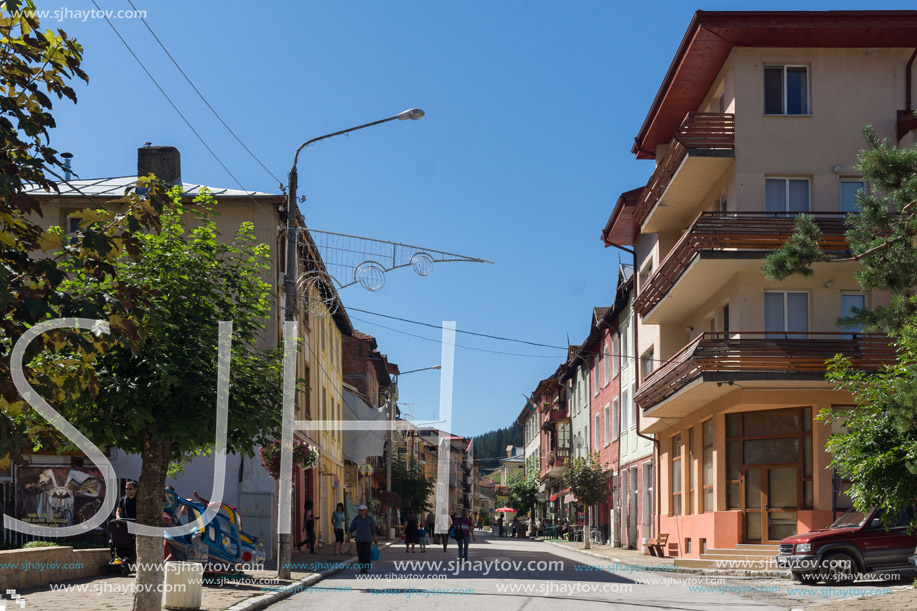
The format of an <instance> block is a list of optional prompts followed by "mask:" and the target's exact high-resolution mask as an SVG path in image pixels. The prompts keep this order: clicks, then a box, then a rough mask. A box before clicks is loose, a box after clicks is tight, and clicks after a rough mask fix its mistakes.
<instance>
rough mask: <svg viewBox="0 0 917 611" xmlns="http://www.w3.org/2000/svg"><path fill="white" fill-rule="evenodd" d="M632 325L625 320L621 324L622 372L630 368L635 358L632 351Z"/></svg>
mask: <svg viewBox="0 0 917 611" xmlns="http://www.w3.org/2000/svg"><path fill="white" fill-rule="evenodd" d="M630 340H631V335H630V323H629V321H627V320H625V321H624V322H623V323H622V324H621V371H622V372H623V371H625V370H626V369H627V368H628V367H630V361H631V359H632V358H633V355H632V354H631V350H630Z"/></svg>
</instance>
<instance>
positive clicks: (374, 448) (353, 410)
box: [341, 388, 386, 465]
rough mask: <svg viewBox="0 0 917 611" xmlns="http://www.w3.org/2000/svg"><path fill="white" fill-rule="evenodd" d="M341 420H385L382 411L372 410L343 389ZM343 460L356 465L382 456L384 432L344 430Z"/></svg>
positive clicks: (361, 400)
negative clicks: (370, 458) (367, 459)
mask: <svg viewBox="0 0 917 611" xmlns="http://www.w3.org/2000/svg"><path fill="white" fill-rule="evenodd" d="M343 394H344V404H343V406H342V408H343V409H342V410H341V411H342V415H343V418H342V420H359V421H376V422H378V421H382V420H386V415H385V412H384V411H383V410H378V409H374V408H373V407H372V406H370V405H369V404H367V403H366V401H364V400H363V399H362V398H361V397H359V396H357V395H355V394H354V393H352V392H350V391H349V390H347V389H346V388H345V389H344V393H343ZM342 437H343V450H344V458H346V459H347V460H349V461H352V462H354V463H356V464H358V465H359V464H362V463H364V462H366V458H367V457H369V456H382V455H383V450H384V447H385V432H384V431H379V430H371V429H363V430H360V429H345V430H344V431H343V435H342Z"/></svg>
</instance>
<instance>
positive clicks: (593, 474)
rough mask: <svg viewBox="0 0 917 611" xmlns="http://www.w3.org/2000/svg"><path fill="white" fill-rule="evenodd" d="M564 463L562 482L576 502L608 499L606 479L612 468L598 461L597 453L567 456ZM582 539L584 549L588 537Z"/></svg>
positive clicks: (591, 504)
mask: <svg viewBox="0 0 917 611" xmlns="http://www.w3.org/2000/svg"><path fill="white" fill-rule="evenodd" d="M565 464H566V466H567V470H566V471H565V472H564V475H563V483H564V486H566V487H568V488H570V492H572V493H573V496H574V497H575V498H576V500H577V502H578V503H582V504H583V505H584V506H585V507H592V506H594V505H598V504H599V503H601V502H603V501H606V500H607V499H608V480H609V479H611V475H612V470H611V469H609V468H606V467H605V466H603V465H602V463H601V462H599V455H598V453H594V454H590V455H589V457H588V458H586V457H584V456H576V457H573V458H568V459H567V461H566V463H565ZM584 540H585V546H586V549H589V543H590V539H589V537H584Z"/></svg>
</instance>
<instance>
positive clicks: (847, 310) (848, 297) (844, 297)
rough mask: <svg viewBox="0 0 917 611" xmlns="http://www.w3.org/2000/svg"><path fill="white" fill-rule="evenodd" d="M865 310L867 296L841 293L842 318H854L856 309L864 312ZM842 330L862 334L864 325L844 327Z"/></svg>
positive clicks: (857, 324)
mask: <svg viewBox="0 0 917 611" xmlns="http://www.w3.org/2000/svg"><path fill="white" fill-rule="evenodd" d="M865 308H866V295H864V294H863V293H841V318H847V317H848V316H852V315H853V311H854V310H855V309H856V310H863V309H865ZM841 329H843V330H844V331H846V332H847V333H860V332H861V331H862V330H863V323H856V324H853V325H843V326H841Z"/></svg>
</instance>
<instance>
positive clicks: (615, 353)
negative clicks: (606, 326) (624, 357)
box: [611, 333, 621, 378]
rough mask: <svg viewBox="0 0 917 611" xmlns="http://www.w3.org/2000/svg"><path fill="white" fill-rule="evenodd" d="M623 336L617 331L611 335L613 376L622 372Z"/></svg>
mask: <svg viewBox="0 0 917 611" xmlns="http://www.w3.org/2000/svg"><path fill="white" fill-rule="evenodd" d="M620 358H621V336H620V335H619V334H617V333H615V334H614V335H612V336H611V377H612V378H616V377H618V374H619V373H620V372H621V362H620Z"/></svg>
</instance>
